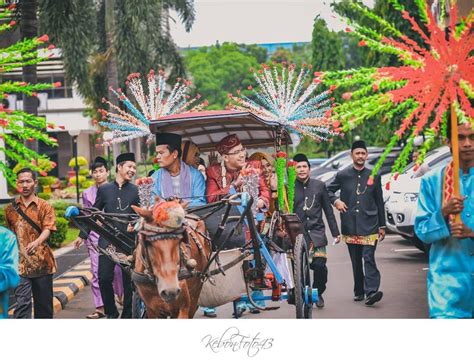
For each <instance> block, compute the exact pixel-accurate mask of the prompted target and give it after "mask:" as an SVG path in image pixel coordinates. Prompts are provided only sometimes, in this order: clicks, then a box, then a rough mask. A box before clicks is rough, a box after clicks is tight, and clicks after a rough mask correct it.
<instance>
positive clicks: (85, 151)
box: [0, 50, 96, 200]
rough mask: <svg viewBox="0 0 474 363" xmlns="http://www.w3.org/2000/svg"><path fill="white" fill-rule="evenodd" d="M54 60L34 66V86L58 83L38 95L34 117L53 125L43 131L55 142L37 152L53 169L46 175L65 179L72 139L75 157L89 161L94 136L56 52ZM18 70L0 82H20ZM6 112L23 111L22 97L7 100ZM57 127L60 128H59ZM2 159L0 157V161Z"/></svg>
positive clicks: (0, 183)
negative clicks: (75, 150)
mask: <svg viewBox="0 0 474 363" xmlns="http://www.w3.org/2000/svg"><path fill="white" fill-rule="evenodd" d="M54 51H55V56H54V57H52V58H50V59H49V60H48V61H45V62H42V63H40V64H38V65H37V74H38V83H43V82H44V83H54V82H61V87H58V88H52V89H49V90H45V91H43V92H39V93H38V115H39V116H44V117H45V118H46V121H47V122H48V123H53V124H55V125H56V128H55V129H47V131H48V133H50V134H51V136H53V137H55V138H56V139H57V140H58V145H59V146H58V147H54V148H53V147H49V146H47V145H39V151H40V152H41V153H45V154H47V155H48V156H49V157H50V159H51V160H52V161H54V162H55V163H56V164H57V167H56V168H55V169H54V170H52V171H51V172H50V173H49V174H50V175H54V176H57V177H60V178H62V177H65V176H66V175H67V172H68V170H70V168H69V165H68V163H69V160H70V159H71V158H72V141H73V136H71V134H72V135H76V134H78V133H79V135H78V139H77V140H78V155H79V156H84V157H85V158H86V159H88V160H90V159H91V157H93V156H94V155H93V153H94V145H93V144H92V141H91V137H90V136H91V135H92V134H94V133H95V132H96V127H95V126H94V125H93V124H92V120H91V119H90V118H89V117H87V116H85V115H84V112H85V110H86V105H85V104H84V101H83V99H82V98H81V96H80V95H79V94H78V93H77V91H76V89H75V88H74V87H73V86H72V85H70V84H68V83H67V81H66V80H65V76H64V69H63V63H62V60H61V54H60V51H59V50H54ZM21 79H22V71H21V69H18V70H15V71H12V72H9V73H7V74H2V80H1V81H5V80H21ZM7 102H8V105H7V106H8V108H10V109H17V110H21V109H23V95H15V94H11V95H9V96H8V100H7ZM59 126H61V128H60V127H59ZM1 154H3V153H1ZM1 157H4V155H0V158H1ZM7 198H8V196H7V194H6V181H5V177H4V176H3V175H2V176H0V200H2V199H7Z"/></svg>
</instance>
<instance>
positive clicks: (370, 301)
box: [365, 291, 383, 305]
mask: <svg viewBox="0 0 474 363" xmlns="http://www.w3.org/2000/svg"><path fill="white" fill-rule="evenodd" d="M382 296H383V292H382V291H377V292H374V293H372V294H370V295H369V296H367V299H365V305H374V304H375V303H376V302H377V301H380V300H382Z"/></svg>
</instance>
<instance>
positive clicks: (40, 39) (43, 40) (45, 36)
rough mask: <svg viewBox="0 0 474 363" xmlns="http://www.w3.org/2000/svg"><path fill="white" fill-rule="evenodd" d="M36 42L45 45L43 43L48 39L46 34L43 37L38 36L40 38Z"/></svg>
mask: <svg viewBox="0 0 474 363" xmlns="http://www.w3.org/2000/svg"><path fill="white" fill-rule="evenodd" d="M38 41H39V42H40V43H45V42H47V41H49V37H48V35H47V34H44V35H42V36H40V37H39V38H38Z"/></svg>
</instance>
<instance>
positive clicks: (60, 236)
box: [48, 216, 69, 248]
mask: <svg viewBox="0 0 474 363" xmlns="http://www.w3.org/2000/svg"><path fill="white" fill-rule="evenodd" d="M56 228H57V230H56V231H55V232H53V233H52V234H51V237H49V240H48V243H49V245H50V246H51V247H52V248H59V247H61V244H62V243H63V242H64V240H65V239H66V233H67V230H68V228H69V221H68V220H67V219H66V218H64V217H58V216H56Z"/></svg>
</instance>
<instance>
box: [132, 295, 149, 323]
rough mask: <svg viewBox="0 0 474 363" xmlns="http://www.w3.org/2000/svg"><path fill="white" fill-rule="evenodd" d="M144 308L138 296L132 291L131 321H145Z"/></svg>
mask: <svg viewBox="0 0 474 363" xmlns="http://www.w3.org/2000/svg"><path fill="white" fill-rule="evenodd" d="M145 318H146V306H145V303H144V302H143V300H142V299H141V298H140V295H139V294H138V292H137V291H136V290H133V295H132V319H145Z"/></svg>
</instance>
